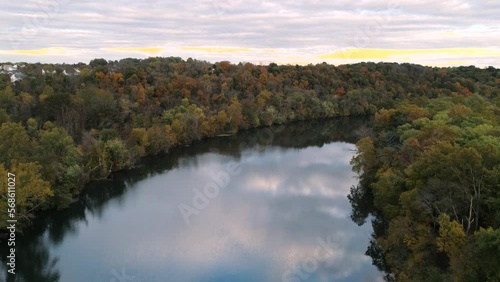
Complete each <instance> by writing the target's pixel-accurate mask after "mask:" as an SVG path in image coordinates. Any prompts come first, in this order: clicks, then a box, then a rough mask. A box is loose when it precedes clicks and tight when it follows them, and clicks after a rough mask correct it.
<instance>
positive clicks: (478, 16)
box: [0, 0, 500, 67]
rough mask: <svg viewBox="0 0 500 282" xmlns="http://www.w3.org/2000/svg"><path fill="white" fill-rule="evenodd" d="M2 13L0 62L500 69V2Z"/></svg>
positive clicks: (62, 6) (154, 3)
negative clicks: (131, 60) (151, 60)
mask: <svg viewBox="0 0 500 282" xmlns="http://www.w3.org/2000/svg"><path fill="white" fill-rule="evenodd" d="M0 11H2V12H1V13H0V15H1V16H2V20H1V21H0V62H2V61H14V62H17V61H27V62H38V61H40V62H67V63H73V62H88V61H89V60H90V59H92V58H96V57H99V58H100V57H103V58H106V59H112V60H115V59H120V58H125V57H139V58H144V57H149V56H180V57H182V58H184V59H187V58H189V57H192V58H195V59H201V60H208V61H211V62H215V61H221V60H229V61H232V62H236V63H237V62H240V61H242V62H253V63H269V62H276V63H282V64H288V63H289V64H308V63H320V62H328V63H332V64H341V63H352V62H359V61H375V62H378V61H392V62H394V61H395V62H412V63H418V64H423V65H433V66H454V65H476V66H480V67H484V66H490V65H492V66H496V67H500V46H499V44H500V16H499V15H500V1H498V0H443V1H435V0H420V1H415V0H380V1H374V0H358V1H353V0H336V1H326V0H280V1H277V0H275V1H272V0H268V1H264V0H219V1H214V0H183V1H171V0H166V1H160V0H151V1H145V0H80V1H71V0H24V1H1V3H0Z"/></svg>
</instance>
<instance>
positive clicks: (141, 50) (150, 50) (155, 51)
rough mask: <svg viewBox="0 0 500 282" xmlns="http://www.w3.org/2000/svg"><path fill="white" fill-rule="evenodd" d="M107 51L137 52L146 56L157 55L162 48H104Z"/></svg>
mask: <svg viewBox="0 0 500 282" xmlns="http://www.w3.org/2000/svg"><path fill="white" fill-rule="evenodd" d="M105 50H107V51H122V52H139V53H147V54H159V53H161V52H162V51H163V50H164V48H160V47H117V48H106V49H105Z"/></svg>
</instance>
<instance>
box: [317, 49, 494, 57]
mask: <svg viewBox="0 0 500 282" xmlns="http://www.w3.org/2000/svg"><path fill="white" fill-rule="evenodd" d="M412 55H441V56H442V55H459V56H467V57H499V56H500V50H495V49H488V48H446V49H408V50H397V49H368V48H350V49H341V50H338V51H336V52H333V53H330V54H323V55H319V56H318V57H319V58H321V59H346V60H349V59H357V60H359V59H401V57H404V58H405V59H407V58H409V56H412Z"/></svg>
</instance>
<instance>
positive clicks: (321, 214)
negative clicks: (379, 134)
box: [0, 119, 381, 282]
mask: <svg viewBox="0 0 500 282" xmlns="http://www.w3.org/2000/svg"><path fill="white" fill-rule="evenodd" d="M364 125H366V121H363V120H355V119H340V120H332V121H323V122H314V123H297V124H292V125H289V126H282V127H272V128H267V129H258V130H251V131H246V132H244V133H241V134H238V135H236V136H230V137H219V138H214V139H210V140H204V141H200V142H197V143H195V144H193V145H191V146H189V147H185V148H184V147H183V148H178V149H175V150H173V151H172V152H171V153H169V154H166V155H162V156H158V157H155V158H150V159H146V160H145V161H144V162H143V164H142V166H141V167H139V168H136V169H134V170H131V171H127V172H120V173H117V174H115V175H114V176H113V180H110V181H100V182H96V183H92V184H91V185H89V187H88V189H87V190H86V191H85V193H84V194H83V196H82V198H81V200H80V201H79V202H77V203H76V204H74V205H73V206H72V207H71V208H70V209H67V210H63V211H58V212H49V213H47V214H44V215H42V216H41V217H39V218H38V219H37V220H35V222H34V225H33V226H32V227H30V228H29V229H27V230H26V232H25V233H26V235H25V236H24V237H19V238H18V243H17V244H18V249H17V256H18V257H17V259H18V264H17V269H16V270H17V272H18V274H17V275H16V277H15V278H16V279H15V280H13V279H9V281H29V282H31V281H33V282H45V281H62V282H66V281H67V282H80V281H82V282H83V281H85V282H87V281H89V282H92V281H105V282H111V281H114V282H133V281H228V282H229V281H356V282H357V281H380V277H381V275H380V274H379V273H378V272H377V270H376V269H375V267H373V266H372V265H371V259H370V258H369V257H367V256H365V255H364V253H365V251H366V248H367V246H368V243H369V238H370V233H371V231H372V230H371V226H370V225H369V224H366V225H364V226H362V227H359V226H358V225H356V224H355V223H353V222H352V221H351V219H350V214H351V206H350V204H349V201H348V200H347V198H346V196H347V195H348V194H349V188H350V187H351V186H352V185H355V184H356V182H357V180H356V178H355V175H354V174H353V173H352V172H351V166H350V165H349V160H350V159H351V157H352V156H353V153H354V151H353V150H354V145H353V144H352V143H354V142H355V141H356V139H357V137H356V134H354V133H355V132H358V133H359V132H362V131H363V130H360V129H359V128H360V127H363V126H364ZM228 175H229V177H227V176H228ZM204 188H207V189H208V190H207V192H208V196H210V198H209V197H205V196H200V194H198V192H195V191H201V192H202V191H203V189H204ZM217 190H218V191H217ZM217 192H218V193H217ZM193 201H194V203H193ZM181 209H182V211H181ZM4 253H5V248H4V246H2V261H3V265H5V258H4V257H5V256H4ZM2 267H3V266H2ZM3 268H4V267H3ZM4 269H5V268H4ZM3 273H5V270H4V271H3ZM2 279H5V276H3V275H2V277H0V280H2Z"/></svg>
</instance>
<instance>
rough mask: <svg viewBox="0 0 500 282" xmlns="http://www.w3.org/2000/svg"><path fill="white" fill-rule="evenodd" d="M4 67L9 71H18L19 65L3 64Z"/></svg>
mask: <svg viewBox="0 0 500 282" xmlns="http://www.w3.org/2000/svg"><path fill="white" fill-rule="evenodd" d="M2 69H3V70H4V71H6V72H9V71H16V70H17V65H14V66H12V65H3V66H2Z"/></svg>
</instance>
